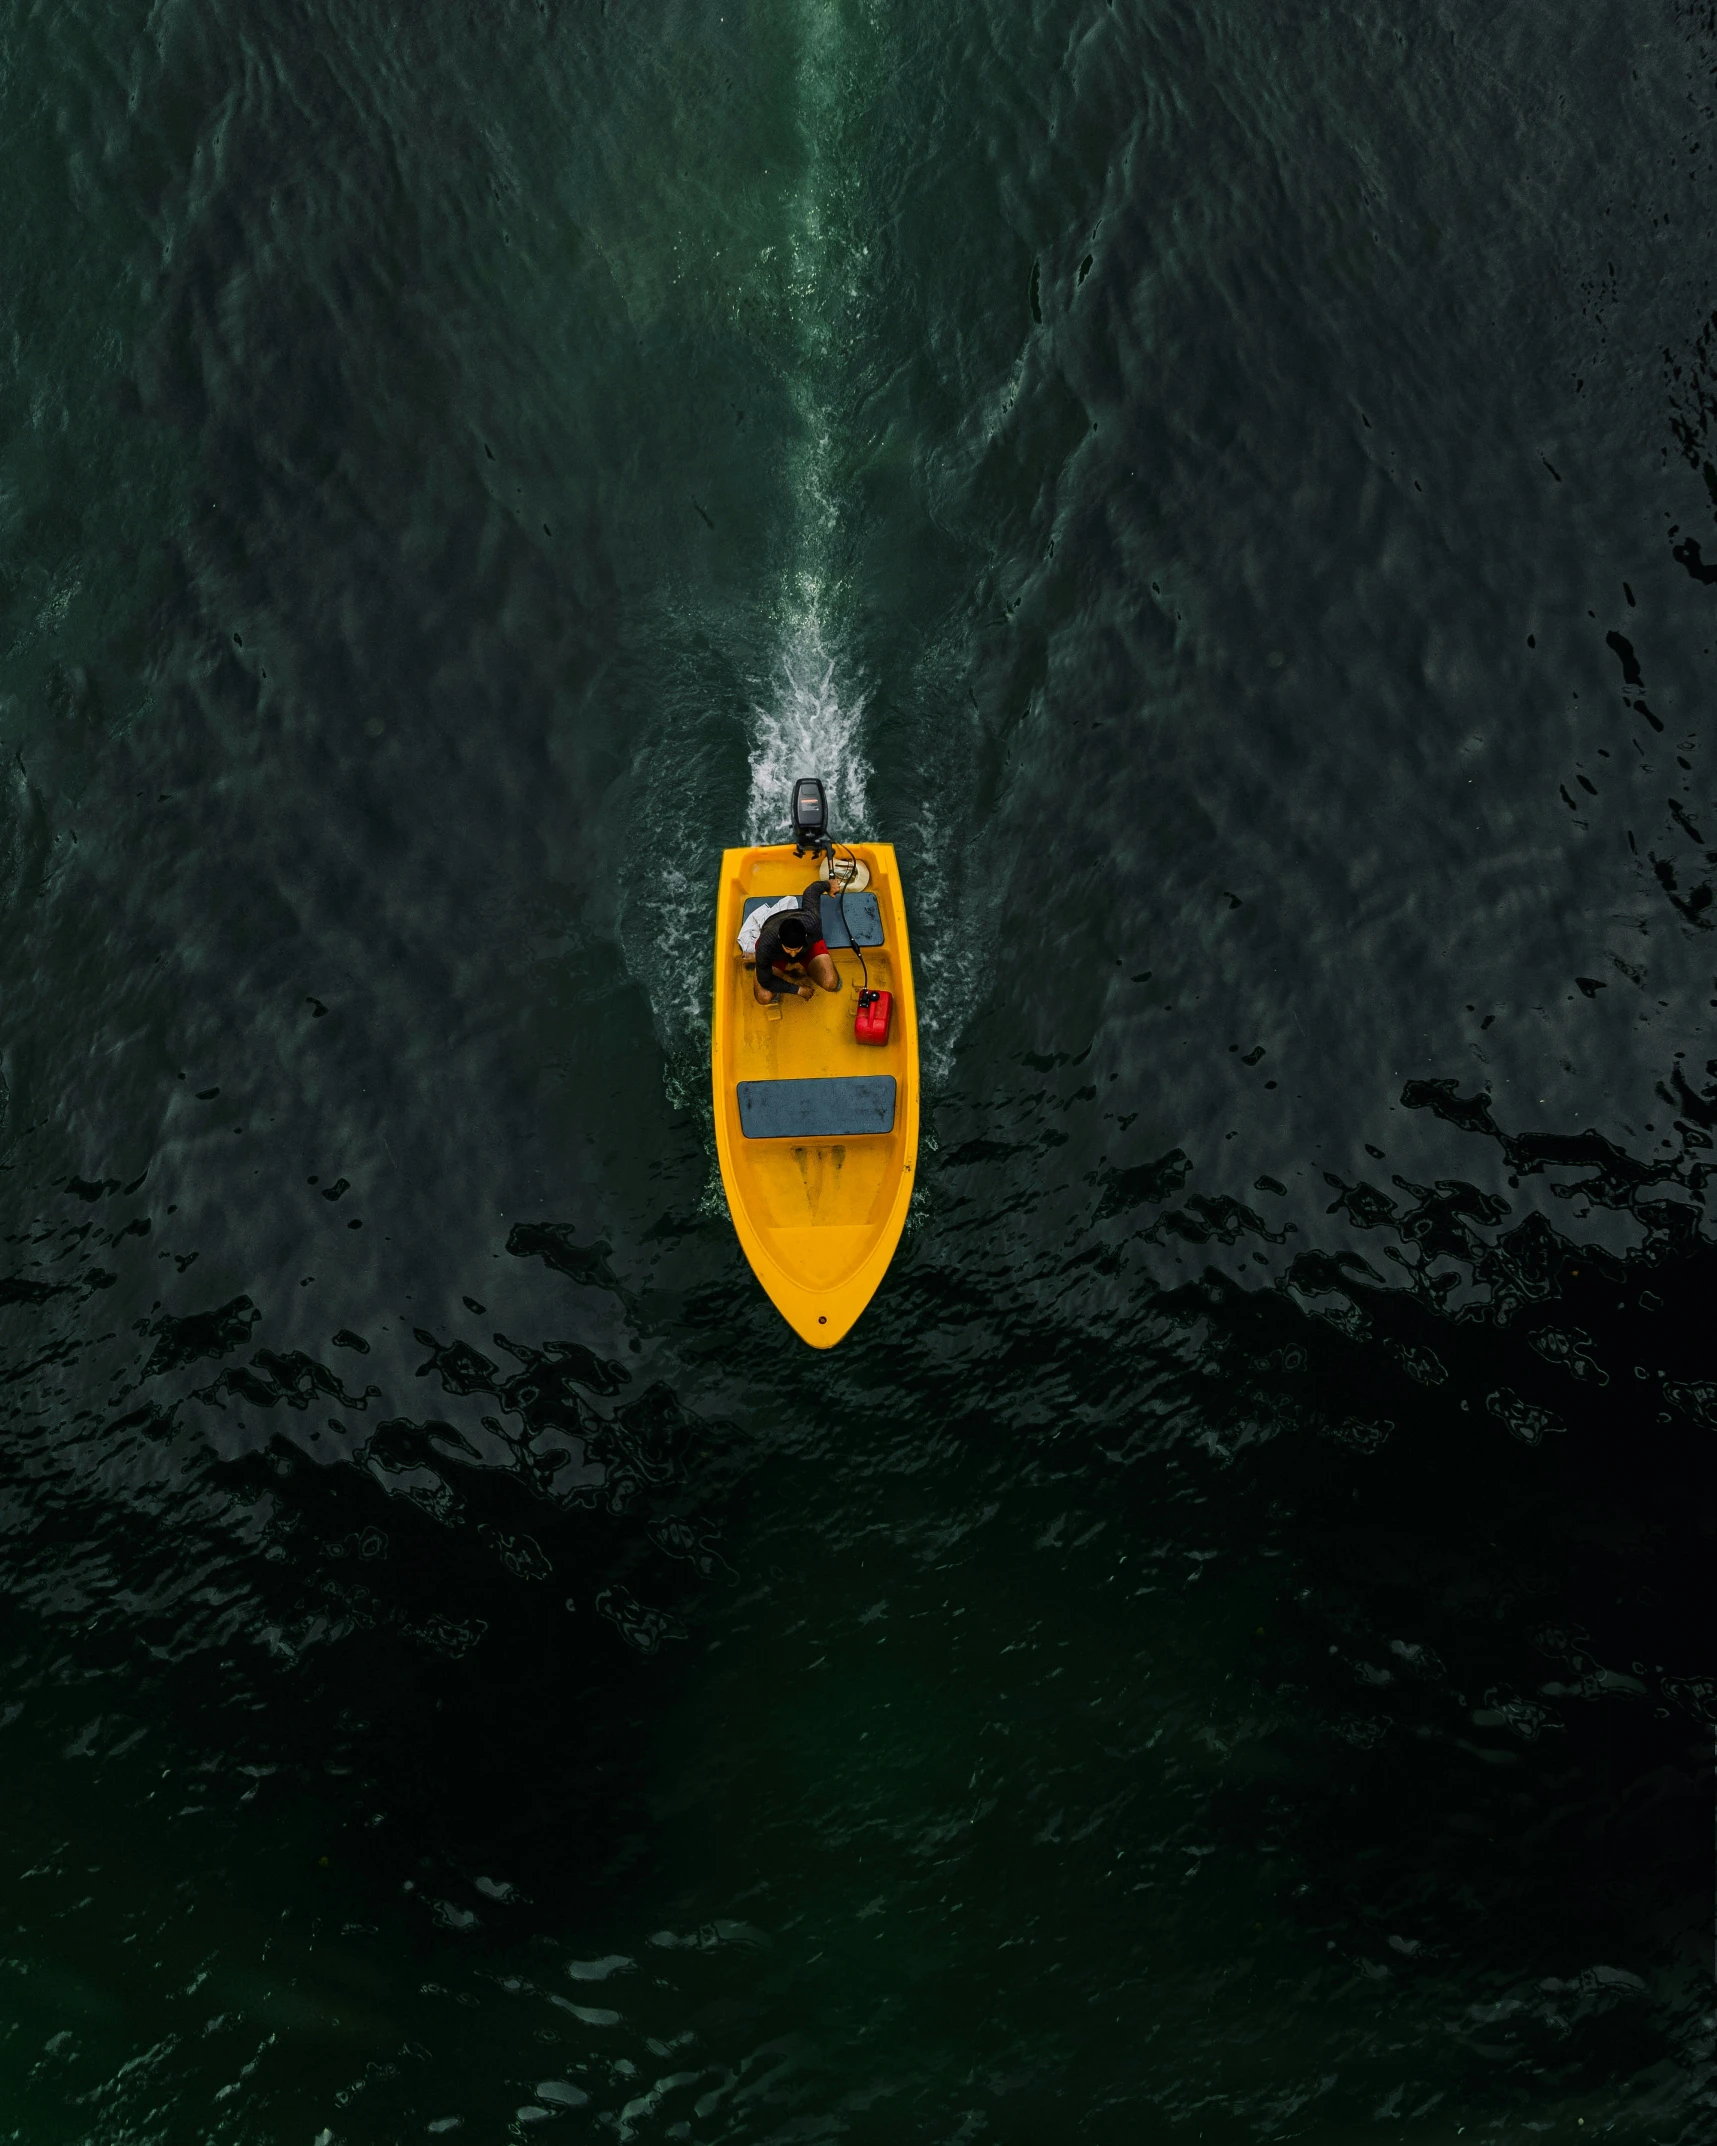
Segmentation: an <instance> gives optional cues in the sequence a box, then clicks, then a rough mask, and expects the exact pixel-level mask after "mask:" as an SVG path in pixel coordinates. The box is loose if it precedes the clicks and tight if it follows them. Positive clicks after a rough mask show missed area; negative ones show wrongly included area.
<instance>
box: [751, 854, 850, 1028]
mask: <svg viewBox="0 0 1717 2146" xmlns="http://www.w3.org/2000/svg"><path fill="white" fill-rule="evenodd" d="M833 891H834V890H833V888H832V887H831V886H830V884H829V882H828V881H827V880H826V879H814V880H812V882H811V884H810V885H809V886H808V887H807V888H806V889H805V891H804V893H803V894H801V895H800V897H799V906H798V908H797V909H783V910H781V911H780V912H779V913H778V914H777V915H775V916H772V917H771V918H770V919H769V921H768V922H767V923H766V924H765V925H764V927H763V929H762V930H761V931H760V932H759V933H758V935H757V975H756V978H755V980H754V982H753V985H752V989H753V990H754V991H755V992H756V994H757V1003H758V1004H759V1005H760V1006H773V1005H774V1003H775V1001H776V1000H777V999H781V998H788V997H796V998H809V997H810V996H811V995H812V987H813V986H815V987H816V988H817V989H818V990H822V991H838V990H839V989H840V988H841V979H840V972H839V971H838V970H837V969H836V967H835V963H834V957H833V955H831V954H830V952H829V949H828V947H827V945H826V944H825V943H824V939H823V912H822V898H823V896H824V895H825V894H829V893H832V892H833Z"/></svg>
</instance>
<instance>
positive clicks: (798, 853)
mask: <svg viewBox="0 0 1717 2146" xmlns="http://www.w3.org/2000/svg"><path fill="white" fill-rule="evenodd" d="M828 841H829V806H828V800H827V799H826V798H825V797H824V795H823V786H822V784H821V783H820V782H819V781H818V780H817V778H816V776H815V775H801V776H800V777H799V780H798V781H797V782H796V783H795V784H794V785H793V854H794V856H795V857H802V856H804V854H805V852H806V851H807V850H809V851H810V852H811V853H812V855H813V856H820V855H821V854H822V853H823V851H824V850H825V849H826V848H827V847H828Z"/></svg>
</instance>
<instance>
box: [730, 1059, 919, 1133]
mask: <svg viewBox="0 0 1717 2146" xmlns="http://www.w3.org/2000/svg"><path fill="white" fill-rule="evenodd" d="M739 1123H740V1127H741V1130H742V1131H743V1132H744V1134H745V1137H746V1139H747V1140H850V1139H853V1138H855V1137H856V1136H857V1135H858V1134H860V1133H891V1132H893V1130H894V1075H893V1074H892V1073H862V1074H853V1075H852V1076H851V1077H849V1078H847V1079H845V1080H742V1081H741V1082H740V1083H739Z"/></svg>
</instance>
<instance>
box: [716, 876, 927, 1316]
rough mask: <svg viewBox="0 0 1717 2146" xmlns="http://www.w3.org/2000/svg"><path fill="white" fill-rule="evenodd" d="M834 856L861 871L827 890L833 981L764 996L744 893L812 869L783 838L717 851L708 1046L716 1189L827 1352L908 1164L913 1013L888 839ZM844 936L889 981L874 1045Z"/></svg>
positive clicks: (876, 1259) (777, 1287)
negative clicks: (859, 884)
mask: <svg viewBox="0 0 1717 2146" xmlns="http://www.w3.org/2000/svg"><path fill="white" fill-rule="evenodd" d="M841 855H842V857H843V858H847V857H851V858H855V859H857V860H858V861H859V862H860V863H862V864H863V865H864V866H865V867H866V868H867V870H868V872H869V875H870V883H869V885H868V887H866V888H864V890H863V891H862V892H856V893H848V894H846V895H844V896H843V897H842V899H841V901H840V903H838V904H837V903H836V902H835V901H834V899H833V898H832V897H829V896H825V897H824V900H823V905H822V909H823V930H824V937H825V940H826V941H827V944H828V948H829V952H830V953H831V954H832V955H833V957H834V961H835V966H836V968H837V969H838V970H839V972H840V976H841V983H842V989H841V990H840V991H839V992H827V991H819V992H817V994H816V995H815V997H814V998H811V999H809V1000H806V999H798V998H789V999H787V1000H785V1001H783V1002H780V1003H777V1004H776V1005H774V1006H760V1005H759V1004H758V1003H757V998H756V994H755V991H754V988H753V986H754V982H755V976H756V972H755V970H754V969H752V968H749V967H748V966H747V965H746V960H745V956H744V955H743V954H742V953H741V952H740V950H739V946H738V943H737V941H738V935H739V927H740V924H741V922H742V921H743V920H744V917H745V914H746V911H747V907H748V905H755V904H756V903H757V902H759V901H766V902H774V901H779V900H780V898H781V897H782V896H783V895H784V894H798V893H800V892H802V891H803V889H804V888H805V887H806V885H807V884H808V883H809V882H810V881H811V880H813V879H814V878H816V877H817V875H818V872H819V870H820V869H821V868H820V866H819V864H818V862H817V860H816V858H815V857H812V858H809V859H807V858H805V857H803V856H800V855H798V854H796V853H795V851H794V848H793V846H792V844H791V843H785V844H782V845H780V846H777V847H771V848H766V849H730V850H726V851H724V852H723V855H722V860H721V891H720V895H719V898H718V900H717V903H716V920H715V1011H714V1017H713V1019H712V1021H711V1024H710V1030H711V1034H710V1045H711V1049H710V1057H711V1066H712V1071H713V1074H714V1083H715V1145H716V1153H717V1154H718V1156H719V1157H720V1159H721V1182H722V1187H723V1189H724V1190H725V1192H726V1194H727V1207H728V1212H729V1214H730V1215H732V1217H733V1226H734V1228H735V1229H736V1230H737V1231H738V1232H739V1241H740V1244H741V1245H742V1246H743V1247H744V1251H745V1256H746V1258H747V1259H748V1260H750V1262H751V1266H752V1271H753V1272H754V1273H755V1274H756V1276H757V1279H758V1280H759V1281H760V1282H761V1283H762V1284H763V1286H764V1288H765V1289H766V1290H767V1291H768V1294H769V1298H770V1301H771V1303H773V1304H774V1306H775V1308H776V1310H777V1311H778V1312H780V1314H781V1316H782V1318H784V1319H785V1320H786V1321H787V1324H788V1325H789V1326H790V1327H791V1328H792V1329H793V1331H794V1333H796V1334H797V1335H798V1336H799V1338H800V1340H801V1341H808V1342H809V1343H810V1344H811V1346H812V1348H814V1349H832V1348H833V1347H834V1345H835V1343H836V1342H837V1341H839V1340H840V1339H841V1337H842V1336H843V1335H844V1334H846V1333H847V1332H848V1331H849V1330H850V1329H851V1327H852V1325H853V1322H854V1321H855V1320H856V1319H857V1318H858V1316H859V1314H860V1312H862V1311H863V1310H864V1308H865V1306H866V1305H867V1304H868V1303H869V1302H870V1300H871V1298H872V1296H873V1295H874V1294H875V1293H876V1287H877V1284H878V1283H879V1282H880V1281H881V1280H882V1277H883V1275H884V1274H885V1273H887V1271H888V1263H889V1261H890V1260H891V1259H892V1258H893V1257H894V1248H895V1246H896V1245H897V1244H898V1243H899V1242H900V1232H901V1229H902V1226H903V1225H904V1223H905V1221H906V1210H907V1207H908V1206H909V1205H910V1203H911V1200H912V1186H913V1182H914V1173H915V1171H916V1169H917V1166H918V1023H917V1015H916V1009H915V1008H914V1005H913V999H912V962H911V957H910V952H909V949H908V945H907V937H906V905H905V903H904V902H903V900H902V899H901V891H900V871H899V867H898V866H897V865H896V863H895V861H894V851H893V848H892V847H891V846H890V845H889V844H888V843H886V842H853V843H843V844H842V845H841ZM843 910H844V911H845V924H844V925H843V923H842V922H841V912H842V911H843ZM849 930H850V934H851V936H850V938H849V936H848V933H849ZM854 940H856V941H857V942H858V945H859V946H861V947H862V948H863V951H864V962H865V966H866V967H867V968H868V969H869V972H870V984H871V988H872V989H873V990H882V991H892V992H893V994H894V1018H893V1023H892V1026H891V1030H890V1034H889V1038H888V1041H887V1042H886V1043H885V1044H881V1045H877V1044H865V1043H860V1042H858V1041H857V1040H856V1038H855V1036H854V1033H853V1022H854V1015H855V1013H856V1010H857V1007H858V996H857V994H858V990H859V984H860V964H859V958H858V955H857V953H856V952H855V951H853V947H852V942H853V941H854Z"/></svg>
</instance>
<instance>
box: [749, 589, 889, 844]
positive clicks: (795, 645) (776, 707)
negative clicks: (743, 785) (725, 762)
mask: <svg viewBox="0 0 1717 2146" xmlns="http://www.w3.org/2000/svg"><path fill="white" fill-rule="evenodd" d="M769 684H770V692H769V696H768V698H767V699H766V700H764V701H763V702H761V703H760V704H759V705H758V706H756V707H755V708H754V709H753V711H752V732H751V740H750V762H751V796H750V800H749V803H748V805H747V808H746V817H745V839H746V841H747V842H779V841H780V840H781V839H782V837H783V836H784V835H785V834H786V832H787V829H788V825H789V819H790V813H789V799H790V794H791V791H792V786H793V782H794V779H795V778H796V777H797V776H800V775H819V776H821V777H822V780H823V785H824V787H825V789H826V790H827V791H828V797H829V823H830V826H831V827H832V828H833V829H834V831H835V833H836V835H837V836H838V837H842V838H856V837H858V836H861V835H863V834H864V833H866V832H867V828H866V819H865V812H866V806H865V778H866V775H867V772H868V770H867V768H866V765H865V760H864V755H863V752H862V750H861V748H860V742H859V741H860V735H861V731H862V727H863V722H864V696H863V694H862V693H861V694H855V695H850V696H849V697H847V698H845V699H843V698H842V696H841V693H840V691H839V689H838V688H837V686H836V684H835V658H834V656H833V655H832V654H831V653H830V651H829V647H828V644H827V642H826V640H825V638H824V634H823V628H822V622H821V619H820V618H819V617H818V614H817V611H816V609H815V607H814V606H807V607H806V608H805V609H804V610H802V611H801V612H800V614H799V617H798V619H797V620H796V622H795V623H794V625H793V627H792V628H791V630H790V632H789V634H788V635H787V636H785V637H784V643H783V646H782V649H781V653H780V656H779V658H778V660H777V664H776V674H775V677H774V678H773V679H772V680H771V681H770V682H769Z"/></svg>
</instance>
